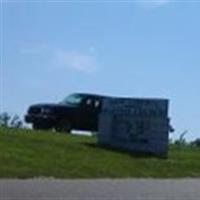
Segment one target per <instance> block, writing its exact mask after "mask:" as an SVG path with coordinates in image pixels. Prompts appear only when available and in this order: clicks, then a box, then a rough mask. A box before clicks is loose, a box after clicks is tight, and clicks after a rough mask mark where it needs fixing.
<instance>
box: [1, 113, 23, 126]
mask: <svg viewBox="0 0 200 200" xmlns="http://www.w3.org/2000/svg"><path fill="white" fill-rule="evenodd" d="M0 126H1V127H6V128H23V122H22V121H21V120H20V118H19V116H18V115H14V116H13V117H11V116H10V115H9V114H8V113H7V112H3V113H1V114H0Z"/></svg>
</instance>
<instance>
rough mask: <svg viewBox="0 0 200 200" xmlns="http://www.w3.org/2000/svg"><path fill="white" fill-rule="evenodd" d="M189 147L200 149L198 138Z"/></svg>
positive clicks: (199, 139)
mask: <svg viewBox="0 0 200 200" xmlns="http://www.w3.org/2000/svg"><path fill="white" fill-rule="evenodd" d="M191 145H192V146H195V147H200V138H197V139H196V140H194V141H192V142H191Z"/></svg>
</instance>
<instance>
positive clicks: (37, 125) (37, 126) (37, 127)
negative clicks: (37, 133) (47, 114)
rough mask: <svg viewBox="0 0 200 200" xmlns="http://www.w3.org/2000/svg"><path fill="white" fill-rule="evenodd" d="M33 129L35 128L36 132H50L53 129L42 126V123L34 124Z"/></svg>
mask: <svg viewBox="0 0 200 200" xmlns="http://www.w3.org/2000/svg"><path fill="white" fill-rule="evenodd" d="M32 127H33V129H34V130H48V129H51V127H50V126H48V125H44V124H40V123H34V124H33V125H32Z"/></svg>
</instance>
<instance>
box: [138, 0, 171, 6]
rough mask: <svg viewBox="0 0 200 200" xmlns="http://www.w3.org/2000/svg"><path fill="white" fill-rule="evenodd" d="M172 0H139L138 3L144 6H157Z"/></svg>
mask: <svg viewBox="0 0 200 200" xmlns="http://www.w3.org/2000/svg"><path fill="white" fill-rule="evenodd" d="M169 2H170V0H137V1H136V3H137V5H139V6H142V7H144V8H156V7H160V6H164V5H166V4H168V3H169Z"/></svg>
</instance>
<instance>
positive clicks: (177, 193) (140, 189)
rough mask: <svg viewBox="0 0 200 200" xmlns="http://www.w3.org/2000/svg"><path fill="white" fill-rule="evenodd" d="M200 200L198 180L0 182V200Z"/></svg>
mask: <svg viewBox="0 0 200 200" xmlns="http://www.w3.org/2000/svg"><path fill="white" fill-rule="evenodd" d="M14 199H15V200H54V199H55V200H64V199H68V200H102V199H104V200H200V179H179V180H169V179H168V180H156V179H114V180H109V179H101V180H54V179H33V180H0V200H14Z"/></svg>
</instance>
